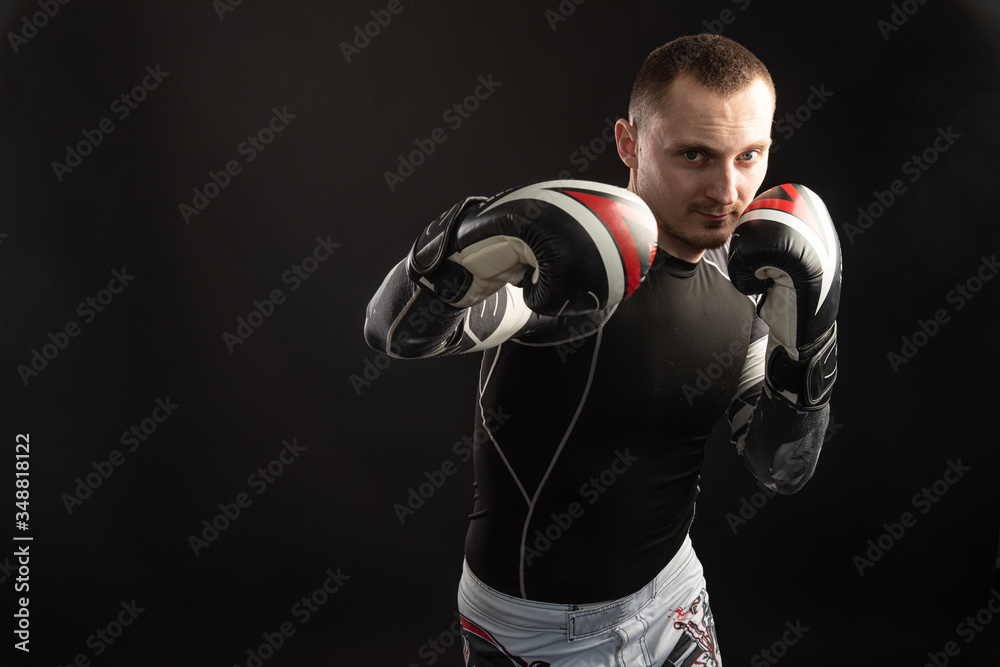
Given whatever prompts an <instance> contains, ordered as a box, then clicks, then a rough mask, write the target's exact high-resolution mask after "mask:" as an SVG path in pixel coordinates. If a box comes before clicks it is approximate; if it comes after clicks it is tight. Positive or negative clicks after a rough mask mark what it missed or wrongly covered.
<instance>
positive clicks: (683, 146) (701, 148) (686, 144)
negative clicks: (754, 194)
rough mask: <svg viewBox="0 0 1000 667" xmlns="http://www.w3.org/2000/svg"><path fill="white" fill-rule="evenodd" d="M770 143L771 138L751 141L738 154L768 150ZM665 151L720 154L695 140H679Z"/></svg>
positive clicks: (715, 149)
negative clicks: (756, 149)
mask: <svg viewBox="0 0 1000 667" xmlns="http://www.w3.org/2000/svg"><path fill="white" fill-rule="evenodd" d="M771 143H772V141H771V137H766V138H761V139H758V140H756V141H751V142H750V143H748V144H747V145H746V146H744V147H743V148H742V149H741V151H740V152H743V151H747V150H753V149H755V148H768V147H770V146H771ZM667 150H668V151H672V152H675V153H686V152H688V151H698V152H700V153H705V154H707V155H716V154H718V153H719V152H720V151H719V150H718V149H717V148H715V147H714V146H709V145H708V144H706V143H704V142H701V141H697V140H691V141H686V140H680V141H675V142H673V143H672V144H670V145H669V146H667Z"/></svg>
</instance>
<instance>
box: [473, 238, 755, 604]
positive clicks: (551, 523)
mask: <svg viewBox="0 0 1000 667" xmlns="http://www.w3.org/2000/svg"><path fill="white" fill-rule="evenodd" d="M754 310H755V307H754V302H753V301H751V300H750V299H749V298H748V297H746V296H744V295H742V294H740V293H739V292H737V291H736V289H734V288H733V287H732V286H731V285H730V284H729V280H728V278H727V277H726V275H725V254H724V251H715V252H711V253H708V254H706V256H705V257H704V258H703V259H702V260H701V261H700V262H698V263H697V264H690V263H688V262H684V261H681V260H679V259H676V258H674V257H670V256H669V255H667V254H666V253H665V252H663V251H662V250H661V251H659V253H658V254H657V258H656V261H655V263H654V265H653V267H652V270H651V272H650V274H649V276H648V277H647V278H646V281H645V283H644V284H643V285H641V286H640V288H639V289H638V290H637V291H636V292H635V294H633V295H632V297H630V298H629V299H627V300H626V301H624V302H623V303H621V304H620V305H619V306H618V308H617V309H616V310H614V312H612V313H611V314H610V317H608V318H607V320H606V322H602V323H601V324H600V325H599V326H596V325H595V324H594V323H593V320H591V321H590V326H589V327H588V326H586V324H587V322H584V323H583V324H580V325H578V326H577V330H578V332H579V333H581V334H582V333H587V332H589V334H590V335H587V336H586V337H585V338H582V339H577V340H574V341H572V342H569V343H561V344H555V345H552V344H547V345H532V344H530V343H528V342H527V341H524V340H520V341H519V340H512V341H507V342H505V343H503V344H501V345H500V346H499V347H495V348H492V349H489V350H488V351H487V352H486V353H485V354H484V356H483V365H482V371H481V376H480V406H481V410H480V414H479V419H480V420H481V419H482V414H483V413H484V412H483V411H485V414H486V415H487V417H489V414H490V411H491V410H492V411H493V414H503V415H509V416H508V417H507V418H506V419H505V420H504V423H503V424H502V425H499V426H498V425H497V424H495V423H494V424H488V425H489V426H491V427H492V428H493V429H494V432H493V434H492V439H493V442H492V443H491V444H492V445H493V446H485V447H481V448H479V451H477V455H476V458H475V475H476V484H477V494H476V500H475V509H474V512H473V514H472V519H471V523H470V527H469V532H468V536H467V539H466V559H467V561H468V563H469V567H470V568H471V570H472V571H473V573H475V574H476V576H478V577H479V578H480V579H481V580H483V581H484V582H485V583H486V584H487V585H489V586H491V587H493V588H495V589H497V590H499V591H501V592H504V593H506V594H508V595H513V596H517V597H524V598H528V599H533V600H540V601H551V602H588V601H601V600H610V599H615V598H618V597H622V596H624V595H627V594H629V593H631V592H634V591H635V590H638V589H639V588H641V587H642V586H643V585H645V584H646V583H647V582H648V581H649V580H650V579H652V578H653V577H654V576H655V575H656V573H657V572H659V571H660V570H661V569H662V568H663V567H664V566H665V565H666V564H667V562H668V561H669V560H670V558H671V557H672V556H673V555H674V553H676V551H677V549H678V548H679V547H680V545H681V543H682V541H683V540H684V538H685V536H686V535H687V531H688V528H689V526H690V524H691V521H692V519H693V517H694V504H695V498H696V496H697V493H698V479H699V473H700V470H701V464H702V459H703V455H704V446H705V441H706V440H707V438H708V436H709V434H710V432H711V430H712V427H713V426H714V425H715V423H716V422H717V421H718V420H719V419H720V418H721V417H722V416H724V415H725V414H726V410H727V408H729V406H730V403H731V401H732V400H733V399H734V397H735V396H736V393H737V388H738V386H739V384H740V378H741V375H742V374H743V371H744V362H745V361H746V357H747V351H748V348H749V346H750V343H751V339H752V337H754V336H755V337H756V338H757V339H762V337H763V336H764V334H765V330H764V329H763V327H757V328H754V327H753V323H754V321H755V314H754ZM598 321H600V320H598ZM759 378H760V375H759V371H758V374H757V375H756V377H755V378H754V379H759ZM744 384H745V385H746V384H749V383H744ZM487 421H489V420H487Z"/></svg>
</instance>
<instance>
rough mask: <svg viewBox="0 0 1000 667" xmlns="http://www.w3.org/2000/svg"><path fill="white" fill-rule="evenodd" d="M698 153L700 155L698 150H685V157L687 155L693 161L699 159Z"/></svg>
mask: <svg viewBox="0 0 1000 667" xmlns="http://www.w3.org/2000/svg"><path fill="white" fill-rule="evenodd" d="M698 155H699V153H698V151H685V152H684V157H686V158H687V159H688V160H691V161H692V162H694V161H695V160H697V159H698Z"/></svg>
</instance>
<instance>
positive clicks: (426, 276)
mask: <svg viewBox="0 0 1000 667" xmlns="http://www.w3.org/2000/svg"><path fill="white" fill-rule="evenodd" d="M656 237H657V227H656V221H655V219H654V217H653V214H652V212H651V211H650V210H649V207H647V206H646V204H645V203H644V202H643V201H642V199H640V198H639V197H638V196H637V195H634V194H633V193H631V192H629V191H627V190H625V189H623V188H619V187H615V186H611V185H604V184H602V183H594V182H589V181H575V180H558V181H546V182H544V183H537V184H534V185H528V186H525V187H520V188H514V189H512V190H508V191H506V192H503V193H501V194H498V195H496V196H494V197H491V198H489V199H484V198H480V197H470V198H467V199H465V200H463V201H461V202H459V203H458V204H456V205H455V206H453V207H452V208H451V209H449V210H448V211H446V212H445V213H443V214H442V215H441V217H440V218H438V219H437V220H435V221H434V222H432V223H431V224H430V225H428V227H427V228H426V229H425V230H424V232H423V233H422V234H421V235H420V237H419V238H417V240H416V242H415V243H414V244H413V248H412V249H411V251H410V255H409V257H408V260H407V271H408V273H409V276H410V278H411V279H412V280H414V281H415V282H417V283H419V284H421V285H423V286H424V287H426V288H428V289H430V290H432V291H433V292H434V293H435V294H436V295H437V297H438V298H439V299H441V300H442V301H444V302H446V303H449V304H451V305H453V306H455V307H458V308H464V307H468V306H471V305H474V304H476V303H479V302H481V301H483V300H485V299H486V298H488V297H489V296H490V295H492V294H493V293H494V292H496V291H497V290H499V289H500V288H502V287H503V286H504V285H505V284H507V283H511V284H514V285H517V286H519V287H522V288H523V296H524V302H525V304H527V306H528V307H529V308H531V309H532V310H533V311H535V312H537V313H539V314H542V315H552V316H558V315H576V314H583V313H588V312H593V311H596V310H601V309H604V308H607V307H608V306H612V305H614V304H616V303H618V302H620V301H621V300H622V299H624V298H626V297H627V296H629V295H630V294H631V293H632V292H633V291H635V289H636V288H637V287H638V286H639V284H640V283H641V282H642V280H643V279H644V278H645V276H646V274H647V272H648V271H649V267H650V265H651V264H652V261H653V257H654V256H655V254H656Z"/></svg>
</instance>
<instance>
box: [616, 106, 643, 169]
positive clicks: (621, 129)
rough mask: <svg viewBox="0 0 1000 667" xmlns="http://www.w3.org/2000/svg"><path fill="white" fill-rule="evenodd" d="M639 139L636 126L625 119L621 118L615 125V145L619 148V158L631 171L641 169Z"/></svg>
mask: <svg viewBox="0 0 1000 667" xmlns="http://www.w3.org/2000/svg"><path fill="white" fill-rule="evenodd" d="M638 139H639V137H638V134H637V132H636V128H635V125H632V123H630V122H628V121H627V120H625V119H624V118H619V119H618V122H617V123H615V144H616V145H617V146H618V157H620V158H621V159H622V162H624V163H625V166H626V167H628V168H629V169H638V168H639V158H638V155H637V152H638V149H639V144H638Z"/></svg>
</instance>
